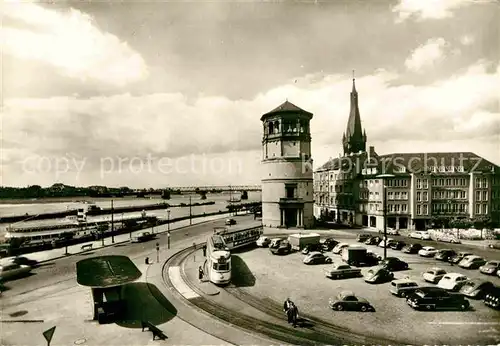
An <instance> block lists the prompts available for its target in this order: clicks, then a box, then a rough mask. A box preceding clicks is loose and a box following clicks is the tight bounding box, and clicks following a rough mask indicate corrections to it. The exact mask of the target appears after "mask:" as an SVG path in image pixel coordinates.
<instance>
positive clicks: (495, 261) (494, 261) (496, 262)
mask: <svg viewBox="0 0 500 346" xmlns="http://www.w3.org/2000/svg"><path fill="white" fill-rule="evenodd" d="M498 263H500V261H498V260H493V261H488V262H486V264H498Z"/></svg>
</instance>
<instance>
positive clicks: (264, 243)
mask: <svg viewBox="0 0 500 346" xmlns="http://www.w3.org/2000/svg"><path fill="white" fill-rule="evenodd" d="M256 243H257V246H260V247H268V246H269V244H271V239H269V237H266V236H265V235H262V236H260V237H259V239H257V241H256Z"/></svg>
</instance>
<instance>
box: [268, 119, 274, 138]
mask: <svg viewBox="0 0 500 346" xmlns="http://www.w3.org/2000/svg"><path fill="white" fill-rule="evenodd" d="M273 133H274V124H273V122H272V121H270V122H269V134H270V135H272V134H273Z"/></svg>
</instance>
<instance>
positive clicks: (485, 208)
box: [476, 203, 488, 215]
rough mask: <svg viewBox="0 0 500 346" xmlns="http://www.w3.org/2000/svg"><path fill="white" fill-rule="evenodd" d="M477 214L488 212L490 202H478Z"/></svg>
mask: <svg viewBox="0 0 500 346" xmlns="http://www.w3.org/2000/svg"><path fill="white" fill-rule="evenodd" d="M476 214H483V215H486V214H488V204H481V203H476Z"/></svg>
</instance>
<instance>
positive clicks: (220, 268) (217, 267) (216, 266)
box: [213, 263, 229, 271]
mask: <svg viewBox="0 0 500 346" xmlns="http://www.w3.org/2000/svg"><path fill="white" fill-rule="evenodd" d="M213 269H214V270H218V271H227V270H229V263H223V264H221V263H214V264H213Z"/></svg>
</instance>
